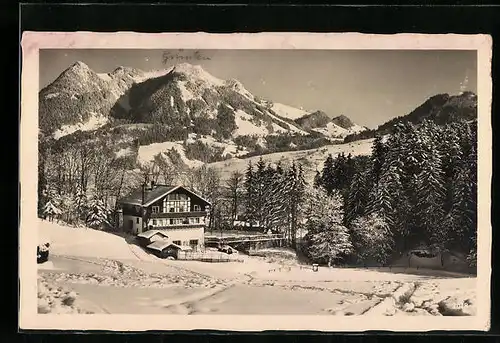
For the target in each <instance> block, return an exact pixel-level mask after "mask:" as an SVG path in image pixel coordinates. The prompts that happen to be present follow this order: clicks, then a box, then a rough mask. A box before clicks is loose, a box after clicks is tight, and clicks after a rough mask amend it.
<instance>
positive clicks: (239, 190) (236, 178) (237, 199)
mask: <svg viewBox="0 0 500 343" xmlns="http://www.w3.org/2000/svg"><path fill="white" fill-rule="evenodd" d="M243 180H244V176H243V174H242V173H241V172H239V171H235V172H232V173H231V176H230V177H229V179H228V180H227V181H226V187H227V190H228V193H229V199H230V201H231V205H230V211H231V217H232V220H233V222H234V221H235V220H236V218H237V216H238V211H239V208H240V203H241V198H242V196H243Z"/></svg>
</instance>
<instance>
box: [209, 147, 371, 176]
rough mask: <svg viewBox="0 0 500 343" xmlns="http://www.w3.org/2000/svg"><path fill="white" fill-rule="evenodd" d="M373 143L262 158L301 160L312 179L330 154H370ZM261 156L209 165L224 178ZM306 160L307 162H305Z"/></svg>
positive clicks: (289, 161)
mask: <svg viewBox="0 0 500 343" xmlns="http://www.w3.org/2000/svg"><path fill="white" fill-rule="evenodd" d="M372 145H373V139H365V140H360V141H355V142H351V143H347V144H333V145H326V146H324V147H321V148H319V149H311V150H300V151H287V152H277V153H273V154H267V155H263V156H262V159H263V160H264V161H267V162H269V163H277V162H280V161H281V162H282V163H291V162H292V161H294V160H295V161H297V160H299V161H300V162H301V163H302V164H303V167H304V171H305V172H306V178H308V179H312V178H313V177H314V175H315V172H316V170H321V169H322V168H323V163H324V162H325V159H326V157H327V156H328V154H332V155H333V156H335V155H337V154H339V153H341V152H343V153H345V154H346V155H347V154H349V153H350V154H352V155H353V156H358V155H369V154H371V149H372ZM260 158H261V156H254V157H250V158H245V159H241V158H232V159H229V160H226V161H220V162H215V163H210V164H209V165H210V166H211V167H214V168H216V169H218V170H219V171H220V172H221V174H222V178H223V179H227V178H228V177H229V176H230V175H231V173H232V172H234V171H240V172H242V171H244V170H245V169H246V167H247V166H248V162H249V161H251V162H252V163H253V164H255V163H257V161H258V160H259V159H260ZM304 161H305V162H306V163H304Z"/></svg>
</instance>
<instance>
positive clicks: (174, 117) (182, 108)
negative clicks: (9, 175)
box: [39, 62, 308, 139]
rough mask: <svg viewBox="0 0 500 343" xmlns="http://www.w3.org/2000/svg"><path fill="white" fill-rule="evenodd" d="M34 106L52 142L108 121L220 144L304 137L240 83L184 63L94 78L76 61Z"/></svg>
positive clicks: (121, 69)
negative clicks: (184, 132)
mask: <svg viewBox="0 0 500 343" xmlns="http://www.w3.org/2000/svg"><path fill="white" fill-rule="evenodd" d="M39 101H40V113H39V116H40V129H41V131H42V132H43V133H45V134H49V135H54V137H56V138H57V137H61V136H63V135H65V134H69V133H72V132H74V131H77V130H93V129H96V128H97V127H99V126H100V125H103V124H105V123H107V122H108V120H109V119H124V120H127V121H129V122H131V123H151V124H164V125H170V126H171V127H180V128H187V127H191V128H192V130H193V132H195V133H203V134H208V135H216V136H217V135H218V136H223V137H224V138H226V139H227V138H230V137H236V136H241V135H257V136H266V135H272V134H280V133H291V134H304V135H306V134H308V133H307V132H306V131H304V130H302V129H301V128H300V127H299V126H297V125H295V124H294V123H293V122H291V121H287V120H284V119H283V118H281V116H282V115H283V112H281V111H279V110H278V112H275V111H274V110H273V109H272V108H268V107H267V106H265V104H263V103H262V102H260V101H259V100H258V99H257V98H256V97H255V96H254V95H253V94H251V93H250V92H249V91H248V90H247V89H245V87H244V86H243V85H242V84H241V82H239V81H237V80H221V79H219V78H217V77H215V76H213V75H211V74H209V73H208V72H207V71H205V70H204V69H203V68H201V67H200V66H197V65H191V64H188V63H182V64H179V65H176V66H174V67H172V68H168V69H164V70H157V71H149V72H144V71H141V70H138V69H133V68H126V67H119V68H117V69H115V70H114V71H113V72H111V73H96V72H94V71H93V70H92V69H90V68H89V67H88V66H87V65H86V64H84V63H83V62H76V63H74V64H73V65H72V66H70V67H69V68H68V69H66V70H65V71H64V72H63V73H62V74H61V75H60V76H59V77H58V78H57V79H56V80H55V81H54V82H53V83H52V84H50V85H48V86H47V87H45V88H44V89H42V90H41V91H40V95H39ZM289 109H292V108H289ZM284 118H285V119H286V116H284Z"/></svg>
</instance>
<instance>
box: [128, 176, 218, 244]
mask: <svg viewBox="0 0 500 343" xmlns="http://www.w3.org/2000/svg"><path fill="white" fill-rule="evenodd" d="M118 203H119V206H120V208H121V210H122V216H123V221H122V222H123V226H122V229H123V231H125V232H129V233H133V234H140V233H142V232H144V231H147V230H152V229H154V230H161V231H162V232H164V233H165V234H166V235H167V236H168V240H169V241H171V242H172V243H174V244H177V245H180V246H190V247H191V248H193V250H198V249H200V248H202V247H203V245H204V237H205V226H206V225H208V213H209V209H210V203H209V202H208V201H207V200H205V199H203V198H202V197H201V196H199V195H198V194H196V193H194V192H193V191H191V190H189V189H187V188H185V187H183V186H169V185H155V184H151V185H150V186H148V187H146V186H144V185H143V187H142V189H139V190H136V191H134V192H132V193H131V194H130V195H128V196H126V197H124V198H122V199H120V200H119V201H118Z"/></svg>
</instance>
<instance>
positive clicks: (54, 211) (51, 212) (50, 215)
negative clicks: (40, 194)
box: [42, 200, 62, 221]
mask: <svg viewBox="0 0 500 343" xmlns="http://www.w3.org/2000/svg"><path fill="white" fill-rule="evenodd" d="M42 213H43V217H44V218H45V219H48V220H50V221H52V220H53V219H54V218H57V217H58V216H59V215H60V214H61V213H62V211H61V210H60V209H59V208H57V206H56V205H54V203H53V202H52V201H51V200H49V201H47V202H46V203H45V205H44V206H43V211H42Z"/></svg>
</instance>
